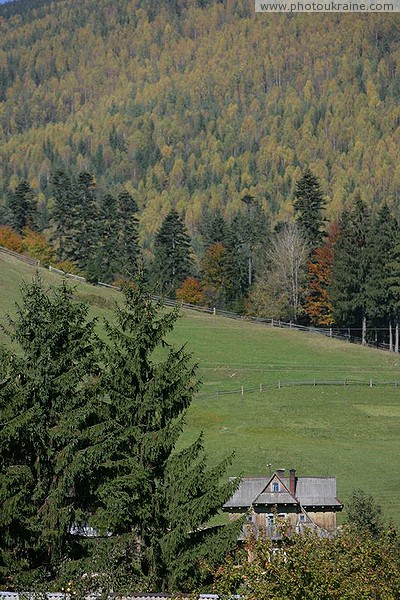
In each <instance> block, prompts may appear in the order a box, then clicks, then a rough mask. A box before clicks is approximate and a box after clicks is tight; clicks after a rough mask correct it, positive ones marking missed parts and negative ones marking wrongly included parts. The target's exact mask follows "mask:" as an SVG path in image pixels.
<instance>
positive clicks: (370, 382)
mask: <svg viewBox="0 0 400 600" xmlns="http://www.w3.org/2000/svg"><path fill="white" fill-rule="evenodd" d="M372 385H373V383H372V379H370V380H369V387H372Z"/></svg>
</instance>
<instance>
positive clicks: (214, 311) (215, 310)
mask: <svg viewBox="0 0 400 600" xmlns="http://www.w3.org/2000/svg"><path fill="white" fill-rule="evenodd" d="M216 314H217V309H216V308H215V306H214V308H213V315H214V317H215V315H216Z"/></svg>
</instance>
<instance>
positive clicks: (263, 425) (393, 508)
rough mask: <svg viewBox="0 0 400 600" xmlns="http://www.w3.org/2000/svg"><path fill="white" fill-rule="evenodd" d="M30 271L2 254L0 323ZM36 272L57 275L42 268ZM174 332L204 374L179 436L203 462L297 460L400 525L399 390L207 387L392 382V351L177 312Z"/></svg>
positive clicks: (247, 469) (100, 310) (252, 470)
mask: <svg viewBox="0 0 400 600" xmlns="http://www.w3.org/2000/svg"><path fill="white" fill-rule="evenodd" d="M31 277H32V268H30V267H28V266H26V265H24V264H22V263H18V262H16V261H14V260H13V259H10V258H8V257H7V258H6V257H3V256H2V255H0V320H1V321H3V319H4V315H5V313H7V312H11V313H12V312H13V311H14V302H15V300H16V299H18V297H19V293H18V287H19V285H20V283H21V280H22V279H23V278H25V279H26V280H29V279H30V278H31ZM42 277H43V279H44V281H45V282H46V283H51V282H57V281H59V278H58V277H57V276H55V275H51V274H49V273H47V272H45V271H43V272H42ZM76 294H77V295H78V296H80V297H81V298H86V299H87V300H89V301H91V314H92V315H94V316H97V317H99V318H100V319H101V318H102V317H108V318H110V315H111V313H110V310H109V308H108V307H110V306H111V305H112V304H113V302H114V301H115V299H118V298H119V295H118V294H117V293H113V292H109V291H107V290H101V289H97V288H93V287H91V286H87V285H79V286H77V288H76ZM102 303H106V304H107V305H108V307H107V306H106V307H101V304H102ZM100 327H101V326H100ZM172 339H173V341H174V342H175V343H176V344H182V343H185V342H187V347H188V349H189V350H190V351H191V352H192V353H193V358H194V360H195V361H196V362H198V364H199V373H200V376H201V378H202V379H203V382H204V385H203V388H202V390H201V394H200V395H199V397H198V398H197V399H196V400H195V402H194V403H193V405H192V407H191V409H190V411H189V414H188V420H187V428H186V430H185V433H184V435H183V437H182V443H187V442H188V441H190V440H192V439H194V437H195V436H196V435H197V433H198V432H199V430H200V429H203V430H204V432H205V440H206V447H207V450H208V452H209V454H210V459H211V461H216V460H218V459H219V458H222V457H223V456H225V455H226V453H228V452H230V451H231V450H235V451H236V456H235V460H234V463H233V465H232V467H231V468H230V471H229V474H238V473H239V472H242V473H243V474H245V475H250V474H253V475H256V474H263V473H266V472H268V467H267V465H268V464H269V463H271V464H272V468H277V467H286V468H290V467H292V466H293V467H296V468H297V470H298V474H299V475H328V474H329V475H335V476H336V477H337V478H338V494H339V496H340V497H341V498H342V499H343V500H346V497H347V496H348V494H349V493H350V492H351V490H352V489H354V488H356V487H362V488H364V489H366V490H370V491H371V492H372V493H373V494H374V495H375V496H376V498H377V499H378V500H379V501H380V502H381V503H382V505H383V506H384V509H385V513H386V515H387V516H388V517H390V518H393V519H394V520H395V521H396V522H397V523H398V524H400V496H399V495H398V493H397V492H398V490H399V489H400V472H399V465H400V458H399V457H400V436H399V433H400V388H398V389H394V388H388V387H387V388H372V389H371V388H368V387H355V388H353V387H346V388H345V387H315V388H313V387H293V388H283V389H280V390H278V389H269V390H267V391H265V392H264V393H262V394H260V393H252V394H245V395H244V396H241V395H240V394H231V395H227V396H220V397H219V398H216V397H215V395H213V394H214V393H215V390H217V389H219V390H223V389H225V390H229V389H237V388H239V387H240V386H241V385H242V384H243V385H245V386H246V385H247V386H253V387H255V386H258V385H259V383H268V382H270V383H273V382H276V381H277V380H278V379H283V380H304V379H312V378H314V377H315V378H317V379H336V378H345V377H347V378H351V379H361V380H367V379H369V378H370V377H373V378H374V379H376V380H380V381H384V380H390V381H394V380H395V379H396V378H397V379H400V369H399V367H398V363H399V361H400V357H395V356H393V355H389V354H386V353H383V352H380V351H375V350H371V349H368V348H361V347H358V346H354V345H349V344H346V343H341V342H337V341H335V340H329V339H325V338H320V337H317V336H313V335H308V334H302V333H298V332H291V331H283V330H277V329H270V328H264V327H262V326H257V325H253V324H250V323H246V322H236V321H231V320H228V319H223V318H219V317H212V316H209V315H202V314H197V313H184V314H183V318H181V319H180V320H179V321H178V323H177V326H176V329H175V331H174V333H173V335H172ZM206 392H208V393H206Z"/></svg>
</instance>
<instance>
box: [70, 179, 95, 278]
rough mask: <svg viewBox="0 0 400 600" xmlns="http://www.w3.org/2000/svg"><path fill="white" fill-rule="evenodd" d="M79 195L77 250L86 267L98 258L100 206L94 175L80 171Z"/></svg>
mask: <svg viewBox="0 0 400 600" xmlns="http://www.w3.org/2000/svg"><path fill="white" fill-rule="evenodd" d="M76 193H77V196H78V204H77V207H78V210H77V215H76V218H77V221H76V224H75V225H76V229H77V238H76V242H77V244H78V245H77V250H78V256H77V260H78V264H79V266H80V267H81V268H82V269H86V268H87V267H88V266H89V265H90V264H91V262H93V261H94V260H96V258H95V256H96V252H97V244H98V237H99V231H98V206H97V203H96V184H95V181H94V177H93V175H91V174H90V173H86V172H83V173H80V174H79V176H78V181H77V185H76Z"/></svg>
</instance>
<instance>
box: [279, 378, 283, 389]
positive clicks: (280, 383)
mask: <svg viewBox="0 0 400 600" xmlns="http://www.w3.org/2000/svg"><path fill="white" fill-rule="evenodd" d="M281 387H282V386H281V380H279V381H278V388H279V389H281Z"/></svg>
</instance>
